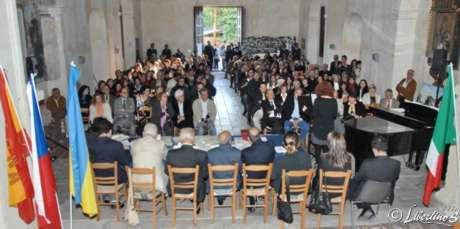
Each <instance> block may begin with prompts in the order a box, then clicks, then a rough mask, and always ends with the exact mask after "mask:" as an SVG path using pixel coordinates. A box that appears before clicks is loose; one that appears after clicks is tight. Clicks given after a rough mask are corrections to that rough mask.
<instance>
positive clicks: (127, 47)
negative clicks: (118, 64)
mask: <svg viewBox="0 0 460 229" xmlns="http://www.w3.org/2000/svg"><path fill="white" fill-rule="evenodd" d="M133 1H137V0H121V7H122V9H123V41H124V42H123V48H124V53H125V58H124V67H125V69H126V68H129V67H131V66H133V65H134V64H135V63H136V38H135V35H136V30H135V28H136V25H135V24H134V2H133ZM137 26H139V25H137Z"/></svg>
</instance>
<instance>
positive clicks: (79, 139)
mask: <svg viewBox="0 0 460 229" xmlns="http://www.w3.org/2000/svg"><path fill="white" fill-rule="evenodd" d="M79 78H80V70H79V69H78V68H77V67H76V66H71V67H70V74H69V82H68V100H67V128H68V133H69V190H70V195H72V196H73V198H74V201H75V204H79V205H81V208H82V210H83V213H85V214H87V215H88V216H89V217H93V216H95V215H97V214H98V211H97V203H96V194H95V190H94V184H93V172H92V170H91V169H92V167H91V162H90V161H89V153H88V145H87V144H86V136H85V128H84V126H83V119H82V117H81V111H80V101H79V100H78V93H77V82H78V79H79Z"/></svg>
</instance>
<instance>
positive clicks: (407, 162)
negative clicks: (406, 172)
mask: <svg viewBox="0 0 460 229" xmlns="http://www.w3.org/2000/svg"><path fill="white" fill-rule="evenodd" d="M414 153H415V152H414V151H410V153H409V158H408V159H407V161H406V166H407V167H408V168H411V169H414V163H413V162H412V159H413V158H414Z"/></svg>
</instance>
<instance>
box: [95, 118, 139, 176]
mask: <svg viewBox="0 0 460 229" xmlns="http://www.w3.org/2000/svg"><path fill="white" fill-rule="evenodd" d="M112 127H113V126H112V123H110V122H109V121H108V120H107V119H105V118H95V119H94V121H93V125H92V126H91V130H92V131H94V133H95V134H94V135H92V137H90V138H91V139H88V140H89V141H88V149H89V151H90V152H91V154H92V158H93V161H92V162H93V163H113V162H115V161H116V162H118V183H119V184H123V183H126V182H128V177H127V175H126V171H125V166H131V165H132V159H131V154H130V153H129V152H128V151H126V150H125V149H124V148H123V145H122V144H121V143H120V142H118V141H115V140H112V139H111V137H112ZM95 174H96V176H103V177H104V176H106V177H109V176H113V172H111V171H103V170H96V171H95Z"/></svg>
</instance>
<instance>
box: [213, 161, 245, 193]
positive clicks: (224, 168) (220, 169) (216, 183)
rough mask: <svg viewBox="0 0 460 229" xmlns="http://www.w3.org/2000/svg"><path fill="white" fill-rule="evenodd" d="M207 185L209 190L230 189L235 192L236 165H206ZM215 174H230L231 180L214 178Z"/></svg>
mask: <svg viewBox="0 0 460 229" xmlns="http://www.w3.org/2000/svg"><path fill="white" fill-rule="evenodd" d="M208 171H209V184H210V187H211V188H215V187H227V188H228V187H231V188H232V190H236V183H237V177H238V163H235V164H233V165H211V164H208ZM215 173H231V174H232V178H216V177H215Z"/></svg>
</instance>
